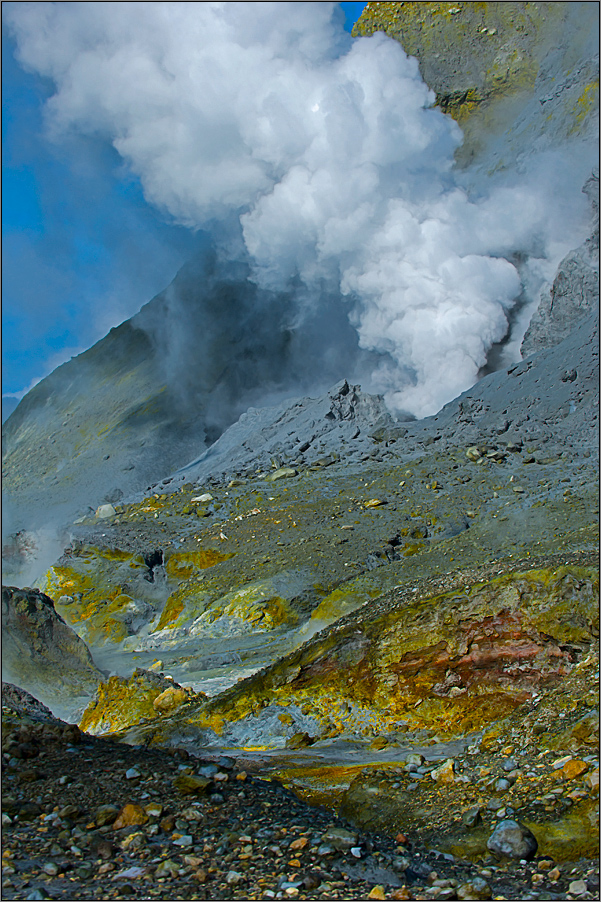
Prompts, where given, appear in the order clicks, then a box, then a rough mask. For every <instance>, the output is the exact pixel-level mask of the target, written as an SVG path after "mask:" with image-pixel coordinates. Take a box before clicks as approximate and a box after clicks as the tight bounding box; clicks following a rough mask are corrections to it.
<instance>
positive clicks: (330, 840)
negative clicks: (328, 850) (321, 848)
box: [321, 827, 357, 851]
mask: <svg viewBox="0 0 601 902" xmlns="http://www.w3.org/2000/svg"><path fill="white" fill-rule="evenodd" d="M321 841H322V843H326V844H328V845H331V846H334V848H335V849H338V850H339V851H341V850H345V851H346V850H348V849H351V848H352V847H353V846H355V845H356V844H357V834H356V833H351V832H350V830H344V829H343V828H342V827H330V828H329V829H328V830H326V832H325V833H324V834H323V835H322V837H321Z"/></svg>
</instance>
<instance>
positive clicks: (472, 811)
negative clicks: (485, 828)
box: [461, 807, 482, 827]
mask: <svg viewBox="0 0 601 902" xmlns="http://www.w3.org/2000/svg"><path fill="white" fill-rule="evenodd" d="M461 823H462V824H463V826H464V827H476V826H477V825H478V824H481V823H482V815H481V814H480V809H479V808H478V807H475V808H469V809H468V810H467V811H464V812H463V814H462V816H461Z"/></svg>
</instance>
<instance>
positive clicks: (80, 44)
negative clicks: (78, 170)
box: [8, 2, 586, 416]
mask: <svg viewBox="0 0 601 902" xmlns="http://www.w3.org/2000/svg"><path fill="white" fill-rule="evenodd" d="M8 18H9V20H10V23H11V26H12V29H13V32H14V35H15V37H16V40H17V42H18V47H19V53H20V58H21V61H22V63H23V65H25V66H26V67H29V68H30V69H32V70H34V71H36V72H38V73H40V74H41V75H44V76H47V77H49V78H51V79H52V80H53V82H54V84H55V86H56V93H55V94H54V96H53V97H51V98H50V100H49V101H48V104H47V116H48V126H49V129H50V131H51V133H52V134H54V135H55V136H58V135H60V134H62V133H64V132H66V131H69V130H76V131H78V132H82V133H84V134H91V135H96V136H100V137H102V138H104V139H106V140H107V141H110V142H111V143H112V145H113V146H114V147H115V148H116V150H117V151H118V152H119V154H120V155H121V156H122V157H123V159H124V160H125V161H126V162H127V164H128V165H129V167H130V168H131V169H132V171H133V172H135V173H136V174H137V175H138V176H139V178H140V180H141V183H142V185H143V188H144V192H145V196H146V199H147V200H148V201H149V202H150V203H151V204H154V205H156V206H157V207H159V208H160V209H161V210H162V211H164V213H165V214H167V215H169V216H170V217H171V218H172V220H173V221H175V222H177V223H179V224H183V225H186V226H187V227H189V228H190V229H194V230H197V229H201V228H202V229H209V230H210V229H212V228H214V227H215V226H216V224H219V234H220V239H219V242H220V247H221V254H222V257H223V259H227V258H228V256H229V257H231V258H232V259H237V260H240V259H241V258H244V260H245V265H248V267H249V268H250V270H249V271H250V274H249V278H250V280H251V281H252V282H253V283H254V284H255V285H256V286H258V288H259V289H261V290H263V291H264V292H265V294H266V296H269V298H270V299H271V300H273V298H274V296H276V295H275V294H274V293H277V292H286V291H287V290H288V289H289V288H290V286H291V285H293V284H295V285H297V286H298V285H300V286H302V290H297V291H296V292H295V294H294V298H295V304H296V310H295V312H294V319H295V322H296V323H297V324H299V323H301V322H302V321H303V320H306V321H309V320H311V318H312V317H313V316H314V313H315V310H316V309H318V308H319V305H320V298H321V297H322V296H324V295H327V296H328V298H331V297H332V295H336V296H337V297H338V298H343V299H344V302H345V303H346V304H347V307H348V316H349V318H350V321H351V323H352V325H353V326H354V327H355V328H356V330H357V333H358V338H359V344H360V346H361V347H362V348H363V349H365V350H366V351H369V352H375V354H376V356H377V359H378V361H379V363H378V364H377V366H375V368H374V369H373V372H372V373H371V385H370V387H371V388H372V389H375V390H380V391H384V392H385V393H386V395H387V398H388V401H389V404H390V406H391V407H392V408H393V409H397V410H405V411H409V412H411V413H414V414H416V415H417V416H426V415H428V414H431V413H434V412H436V411H437V410H438V409H439V408H440V407H441V406H442V405H443V404H444V403H445V402H446V401H448V400H450V399H451V398H453V397H455V396H456V395H457V394H459V393H460V392H461V391H463V390H464V389H466V388H468V387H469V386H470V385H471V384H473V382H474V381H475V380H476V377H477V373H478V370H479V369H480V367H481V366H482V365H483V364H484V363H485V361H486V355H487V351H488V349H489V348H490V347H491V345H492V344H493V343H494V342H497V341H499V340H500V339H502V338H503V336H504V335H505V333H506V331H507V314H508V312H509V311H510V309H511V307H512V305H513V304H514V302H515V299H516V297H517V296H518V295H519V293H520V291H521V288H522V285H521V279H520V274H519V273H518V270H517V269H516V267H515V265H514V264H513V263H512V262H510V261H511V259H512V258H513V255H515V254H516V253H517V252H518V251H519V252H520V254H521V255H522V256H523V255H524V254H525V255H526V256H527V255H531V256H532V258H533V259H535V260H539V261H540V260H541V259H542V260H543V261H545V260H546V261H547V262H549V265H552V264H554V263H556V262H557V260H558V259H559V257H560V256H561V254H562V253H563V252H565V251H566V250H567V249H568V248H567V246H566V245H565V244H564V245H563V246H562V244H561V241H560V240H559V238H558V235H559V224H560V223H561V225H562V226H563V228H564V229H565V231H568V229H567V228H566V226H567V223H566V210H567V213H568V219H571V220H573V222H577V221H578V217H580V216H581V215H582V212H583V211H584V210H585V207H586V204H585V200H584V198H580V197H579V194H578V192H576V193H575V194H574V193H571V192H572V188H573V185H569V186H566V189H565V198H566V204H567V206H566V205H565V204H564V206H563V207H562V205H561V198H559V199H558V198H557V183H556V182H552V181H550V180H551V178H552V175H553V165H552V162H551V163H549V165H548V166H545V167H541V166H538V167H537V171H538V172H539V176H538V181H536V180H535V179H533V180H530V179H525V178H522V179H521V180H520V179H518V180H514V183H513V184H510V183H509V182H507V183H505V184H503V185H500V184H498V185H496V186H495V188H494V190H491V191H490V192H489V193H488V194H487V195H486V196H484V195H482V196H478V197H472V198H471V199H470V198H469V197H468V195H467V193H466V191H465V190H464V189H462V188H461V187H460V185H459V184H457V182H456V180H455V177H454V175H453V171H452V163H453V153H454V151H455V149H456V148H457V146H458V145H459V144H460V142H461V132H460V130H459V128H458V126H457V125H456V124H455V123H454V122H453V120H452V119H450V118H449V117H447V116H444V115H443V114H442V113H441V112H440V111H438V110H435V109H433V108H431V107H432V104H433V102H434V95H433V94H432V92H430V91H429V89H428V88H427V86H426V85H425V84H424V83H423V82H422V80H421V78H420V75H419V70H418V66H417V62H416V61H415V60H413V59H410V58H408V57H407V56H406V54H405V53H404V51H403V50H402V48H401V47H400V45H399V44H398V43H396V42H395V41H393V40H391V39H389V38H387V37H386V36H384V35H382V34H376V35H373V36H372V37H369V38H360V39H357V40H355V41H351V39H350V37H349V36H348V35H346V34H345V33H344V31H343V28H342V21H341V14H340V11H339V10H338V9H337V6H336V4H334V3H302V2H296V3H176V2H169V3H106V2H105V3H58V4H49V3H48V4H47V3H33V4H12V5H11V7H10V12H9V14H8ZM541 172H545V173H548V175H547V177H545V176H544V175H540V173H541ZM577 177H578V178H580V175H579V174H578V176H577ZM575 178H576V176H575ZM581 183H582V181H580V184H581ZM550 185H552V186H553V191H554V192H555V198H556V200H555V207H556V208H559V210H560V212H559V213H558V216H556V217H554V216H553V215H551V211H550V209H549V204H548V200H547V197H548V195H549V193H550V192H549V188H550ZM579 187H580V186H579V185H578V189H579ZM572 198H574V199H573V200H572ZM572 224H573V223H572ZM240 238H241V242H240ZM571 238H572V239H574V232H573V231H572V234H571ZM572 243H574V242H573V241H572ZM535 270H536V266H534V265H532V266H531V270H530V275H529V278H530V282H532V278H533V277H532V273H533V272H534V271H535ZM538 270H540V271H541V272H542V273H543V274H544V273H545V266H544V265H540V264H539V266H538ZM538 270H537V271H538ZM535 281H536V280H535ZM287 296H288V295H287ZM256 297H257V303H260V292H259V293H257V295H256ZM270 303H271V301H270ZM287 316H288V320H290V316H289V315H288V314H287ZM341 375H344V374H341Z"/></svg>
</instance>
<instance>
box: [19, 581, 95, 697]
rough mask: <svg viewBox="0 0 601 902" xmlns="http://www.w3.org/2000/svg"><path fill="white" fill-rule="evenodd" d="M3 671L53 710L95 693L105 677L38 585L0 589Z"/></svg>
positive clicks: (85, 647)
mask: <svg viewBox="0 0 601 902" xmlns="http://www.w3.org/2000/svg"><path fill="white" fill-rule="evenodd" d="M2 674H3V676H5V677H6V678H7V679H9V680H10V681H11V682H13V683H15V684H17V685H18V686H20V687H22V688H23V689H25V690H26V691H27V692H30V693H31V694H32V695H34V696H35V698H37V699H39V700H40V701H42V702H43V703H44V704H46V705H48V706H49V707H50V708H51V710H52V711H53V712H56V711H57V709H58V710H60V711H63V710H64V708H65V706H66V707H67V708H72V706H73V704H74V703H75V704H76V703H77V702H78V700H79V704H81V702H82V701H84V700H85V699H87V698H89V696H90V695H92V694H93V692H94V690H95V689H96V686H97V685H98V683H99V682H100V681H101V680H102V679H103V678H104V674H103V673H102V671H101V670H99V669H98V668H97V667H96V665H95V664H94V661H93V659H92V656H91V654H90V652H89V650H88V648H87V646H86V645H85V644H84V642H83V641H82V640H81V639H80V638H79V636H77V634H76V633H74V632H73V630H72V629H71V628H70V627H69V626H67V624H66V623H65V621H64V620H63V619H62V617H60V615H59V614H57V612H56V611H55V609H54V602H53V601H52V599H51V598H49V597H48V596H47V595H44V593H43V592H40V591H39V590H37V589H17V588H14V587H12V586H7V587H5V588H3V589H2Z"/></svg>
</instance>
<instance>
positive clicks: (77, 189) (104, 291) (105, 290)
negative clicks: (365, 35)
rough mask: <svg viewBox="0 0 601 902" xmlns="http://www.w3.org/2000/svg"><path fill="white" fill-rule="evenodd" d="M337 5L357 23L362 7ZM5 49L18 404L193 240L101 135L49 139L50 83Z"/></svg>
mask: <svg viewBox="0 0 601 902" xmlns="http://www.w3.org/2000/svg"><path fill="white" fill-rule="evenodd" d="M340 5H341V7H342V9H343V10H344V13H345V20H346V21H345V28H346V29H347V30H348V31H350V30H351V28H352V26H353V24H354V22H355V21H356V20H357V18H358V17H359V15H360V14H361V11H362V9H363V7H364V5H365V4H364V3H341V4H340ZM2 50H3V53H2V85H3V87H2V107H3V116H2V240H3V268H2V291H3V295H2V297H3V304H2V394H3V408H4V401H5V400H6V401H7V402H8V405H7V406H8V408H9V409H10V408H12V407H14V404H15V401H14V400H13V398H14V397H15V396H16V397H19V396H20V395H22V393H23V392H24V391H26V390H27V389H28V388H30V387H31V386H32V384H34V383H35V381H37V380H39V379H40V378H42V377H43V376H45V375H46V374H47V373H48V372H50V371H51V370H52V369H54V368H55V367H56V366H58V365H59V364H60V363H62V362H64V361H65V360H68V359H69V358H70V357H71V356H74V355H75V354H77V353H80V352H81V351H83V350H85V349H86V348H88V347H90V346H91V345H92V344H93V343H94V342H96V341H98V340H99V339H100V338H102V336H103V335H105V334H106V333H107V332H108V330H109V329H110V328H111V326H113V325H115V324H116V323H118V322H121V321H122V320H123V319H126V318H127V317H129V316H131V315H133V313H135V312H136V311H137V310H138V309H139V308H140V306H141V305H142V304H144V303H145V302H146V301H148V300H149V299H150V298H151V297H152V296H154V294H156V293H157V292H158V291H160V290H161V289H162V288H164V287H165V286H166V285H167V284H168V283H169V281H170V280H171V279H172V278H173V276H174V275H175V273H176V272H177V270H178V269H179V267H180V266H181V265H182V263H183V262H184V261H185V260H186V259H187V258H188V257H189V256H190V255H191V253H192V252H193V250H194V247H195V245H196V240H197V239H195V237H194V236H193V235H192V233H190V232H187V231H186V230H185V229H183V228H181V227H178V226H175V225H173V224H172V223H169V222H167V221H165V220H164V218H163V217H162V216H161V215H160V214H159V213H158V212H157V211H155V210H154V209H153V208H151V207H150V206H149V205H148V204H147V203H146V202H145V201H144V198H143V195H142V191H141V188H140V185H139V183H138V181H137V180H136V179H135V178H133V177H132V176H131V174H130V173H128V172H127V171H126V170H125V168H124V167H123V165H122V163H121V160H120V158H119V157H118V155H117V153H116V152H115V151H114V150H112V149H111V148H110V147H109V146H107V145H106V144H105V143H102V142H100V141H94V140H93V139H90V138H84V137H81V136H73V137H72V138H70V139H69V141H64V140H63V141H61V143H60V146H58V145H53V144H52V143H51V142H50V141H49V140H48V138H47V137H46V136H45V134H44V120H43V104H44V102H45V100H46V99H47V98H48V97H49V96H50V95H51V94H52V85H51V84H50V83H48V82H46V81H45V80H44V79H42V78H40V77H39V76H37V75H32V74H29V73H27V72H25V71H24V70H23V69H22V68H21V67H20V66H19V64H18V63H17V62H16V60H15V56H14V52H13V51H14V46H13V42H12V39H11V38H10V37H9V36H8V35H7V34H6V33H5V31H4V29H3V35H2ZM91 213H92V214H93V215H91ZM11 396H12V397H11ZM3 419H4V412H3Z"/></svg>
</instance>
